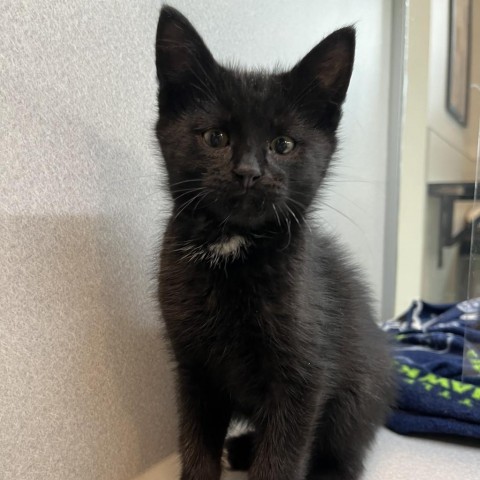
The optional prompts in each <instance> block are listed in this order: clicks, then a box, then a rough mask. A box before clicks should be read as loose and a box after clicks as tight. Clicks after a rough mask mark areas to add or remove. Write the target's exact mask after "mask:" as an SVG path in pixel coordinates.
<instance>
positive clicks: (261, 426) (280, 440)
mask: <svg viewBox="0 0 480 480" xmlns="http://www.w3.org/2000/svg"><path fill="white" fill-rule="evenodd" d="M293 390H295V388H294V389H293ZM317 397H318V395H315V394H314V393H313V392H312V391H310V392H308V393H306V392H300V391H298V390H297V391H295V397H291V396H289V395H288V394H287V393H286V391H284V392H282V394H278V393H277V394H276V395H275V398H274V399H269V401H268V403H267V405H265V408H264V411H263V412H262V418H260V419H258V420H257V421H256V427H257V430H256V431H257V443H256V452H255V457H254V461H253V463H252V466H251V468H250V470H249V477H248V478H249V480H303V479H304V478H305V475H306V471H307V467H308V462H309V458H310V448H311V445H312V442H313V434H314V431H315V419H316V417H317V411H318V407H317V405H318V402H317Z"/></svg>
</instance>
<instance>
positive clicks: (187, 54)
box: [156, 6, 215, 86]
mask: <svg viewBox="0 0 480 480" xmlns="http://www.w3.org/2000/svg"><path fill="white" fill-rule="evenodd" d="M156 65H157V76H158V80H159V82H160V86H163V85H164V84H166V83H169V82H173V83H180V82H182V81H184V80H185V79H186V78H188V76H189V75H194V76H196V75H197V76H198V74H199V73H200V72H206V71H208V69H210V68H212V67H213V65H215V60H214V59H213V56H212V54H211V53H210V51H209V50H208V48H207V47H206V45H205V43H204V42H203V40H202V38H201V37H200V35H199V34H198V33H197V31H196V30H195V28H194V27H193V25H192V24H191V23H190V22H189V21H188V20H187V19H186V18H185V17H184V16H183V15H182V14H181V13H180V12H179V11H178V10H176V9H175V8H173V7H170V6H164V7H163V8H162V10H161V12H160V18H159V20H158V26H157V40H156Z"/></svg>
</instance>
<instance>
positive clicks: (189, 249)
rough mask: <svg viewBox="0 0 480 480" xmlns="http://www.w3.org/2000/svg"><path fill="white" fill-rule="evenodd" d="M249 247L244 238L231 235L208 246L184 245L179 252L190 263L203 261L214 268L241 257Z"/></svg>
mask: <svg viewBox="0 0 480 480" xmlns="http://www.w3.org/2000/svg"><path fill="white" fill-rule="evenodd" d="M249 245H250V242H249V241H248V240H247V239H246V238H245V237H242V236H241V235H233V236H232V237H230V238H224V239H222V240H221V241H219V242H217V243H211V244H210V245H201V246H198V245H185V246H184V247H182V248H180V249H179V250H180V251H182V252H183V253H184V255H183V258H185V259H186V260H188V261H190V262H198V261H202V260H203V261H207V262H209V263H210V264H211V265H212V266H214V267H216V266H220V265H225V264H226V263H228V262H229V261H233V260H236V259H237V258H240V257H242V256H243V255H245V253H246V249H247V248H248V246H249Z"/></svg>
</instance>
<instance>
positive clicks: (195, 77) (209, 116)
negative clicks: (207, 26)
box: [156, 7, 355, 230]
mask: <svg viewBox="0 0 480 480" xmlns="http://www.w3.org/2000/svg"><path fill="white" fill-rule="evenodd" d="M354 51H355V31H354V29H353V28H351V27H347V28H342V29H340V30H337V31H336V32H334V33H332V34H331V35H330V36H328V37H327V38H325V39H324V40H323V41H322V42H321V43H319V44H318V45H317V46H316V47H315V48H313V49H312V50H311V51H310V52H309V53H308V54H307V55H306V56H305V57H304V58H303V59H302V60H301V61H300V62H298V63H297V65H295V66H294V67H293V68H292V69H291V70H290V71H286V72H279V73H265V72H258V71H257V72H246V71H240V70H238V69H231V68H226V67H224V66H221V65H219V64H218V63H217V62H216V61H215V60H214V58H213V56H212V54H211V53H210V51H209V50H208V48H207V47H206V45H205V43H204V42H203V40H202V38H201V37H200V36H199V34H198V33H197V31H196V30H195V29H194V27H193V26H192V25H191V24H190V23H189V21H188V20H187V19H186V18H185V17H184V16H183V15H181V14H180V13H179V12H178V11H177V10H175V9H173V8H171V7H163V9H162V12H161V15H160V20H159V23H158V30H157V41H156V65H157V75H158V80H159V83H160V89H159V110H160V119H159V121H158V124H157V135H158V139H159V142H160V146H161V149H162V153H163V156H164V159H165V164H166V167H167V172H168V178H169V186H170V191H171V194H172V197H173V199H174V203H175V209H176V211H177V213H179V212H182V213H180V215H182V214H189V215H192V213H193V214H194V215H204V216H207V217H209V218H211V219H213V220H214V221H218V223H219V224H220V223H223V225H225V224H228V225H231V226H234V227H236V228H239V229H244V230H249V229H254V230H255V229H258V228H260V227H262V226H263V225H266V224H268V223H274V222H277V221H278V217H279V216H280V217H281V218H284V217H285V216H290V215H293V216H294V217H295V219H297V218H301V216H302V214H303V213H304V211H305V209H306V208H308V206H309V205H310V204H311V203H312V200H313V198H314V196H315V194H316V192H317V190H318V188H319V187H320V185H321V183H322V180H323V179H324V177H325V174H326V171H327V167H328V164H329V162H330V159H331V156H332V154H333V152H334V150H335V146H336V137H335V131H336V129H337V126H338V123H339V120H340V116H341V105H342V103H343V101H344V99H345V95H346V92H347V88H348V84H349V82H350V76H351V73H352V67H353V59H354ZM296 213H298V214H300V215H295V214H296Z"/></svg>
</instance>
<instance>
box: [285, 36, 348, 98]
mask: <svg viewBox="0 0 480 480" xmlns="http://www.w3.org/2000/svg"><path fill="white" fill-rule="evenodd" d="M354 57H355V28H354V27H345V28H341V29H340V30H337V31H335V32H333V33H332V34H331V35H329V36H328V37H326V38H325V39H324V40H322V41H321V42H320V43H319V44H318V45H317V46H316V47H314V48H313V49H312V50H311V51H310V52H309V53H308V54H307V55H306V56H305V57H304V58H303V59H302V60H300V62H299V63H298V64H297V65H296V66H295V67H294V68H293V70H292V72H291V74H292V75H293V76H294V78H295V79H296V82H301V83H307V84H309V86H312V84H313V86H314V85H315V84H316V85H317V86H318V88H319V89H320V90H321V92H322V96H326V97H327V99H328V100H330V101H332V102H333V103H336V104H338V105H340V104H341V103H342V102H343V101H344V100H345V96H346V94H347V89H348V85H349V83H350V77H351V75H352V69H353V61H354Z"/></svg>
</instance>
